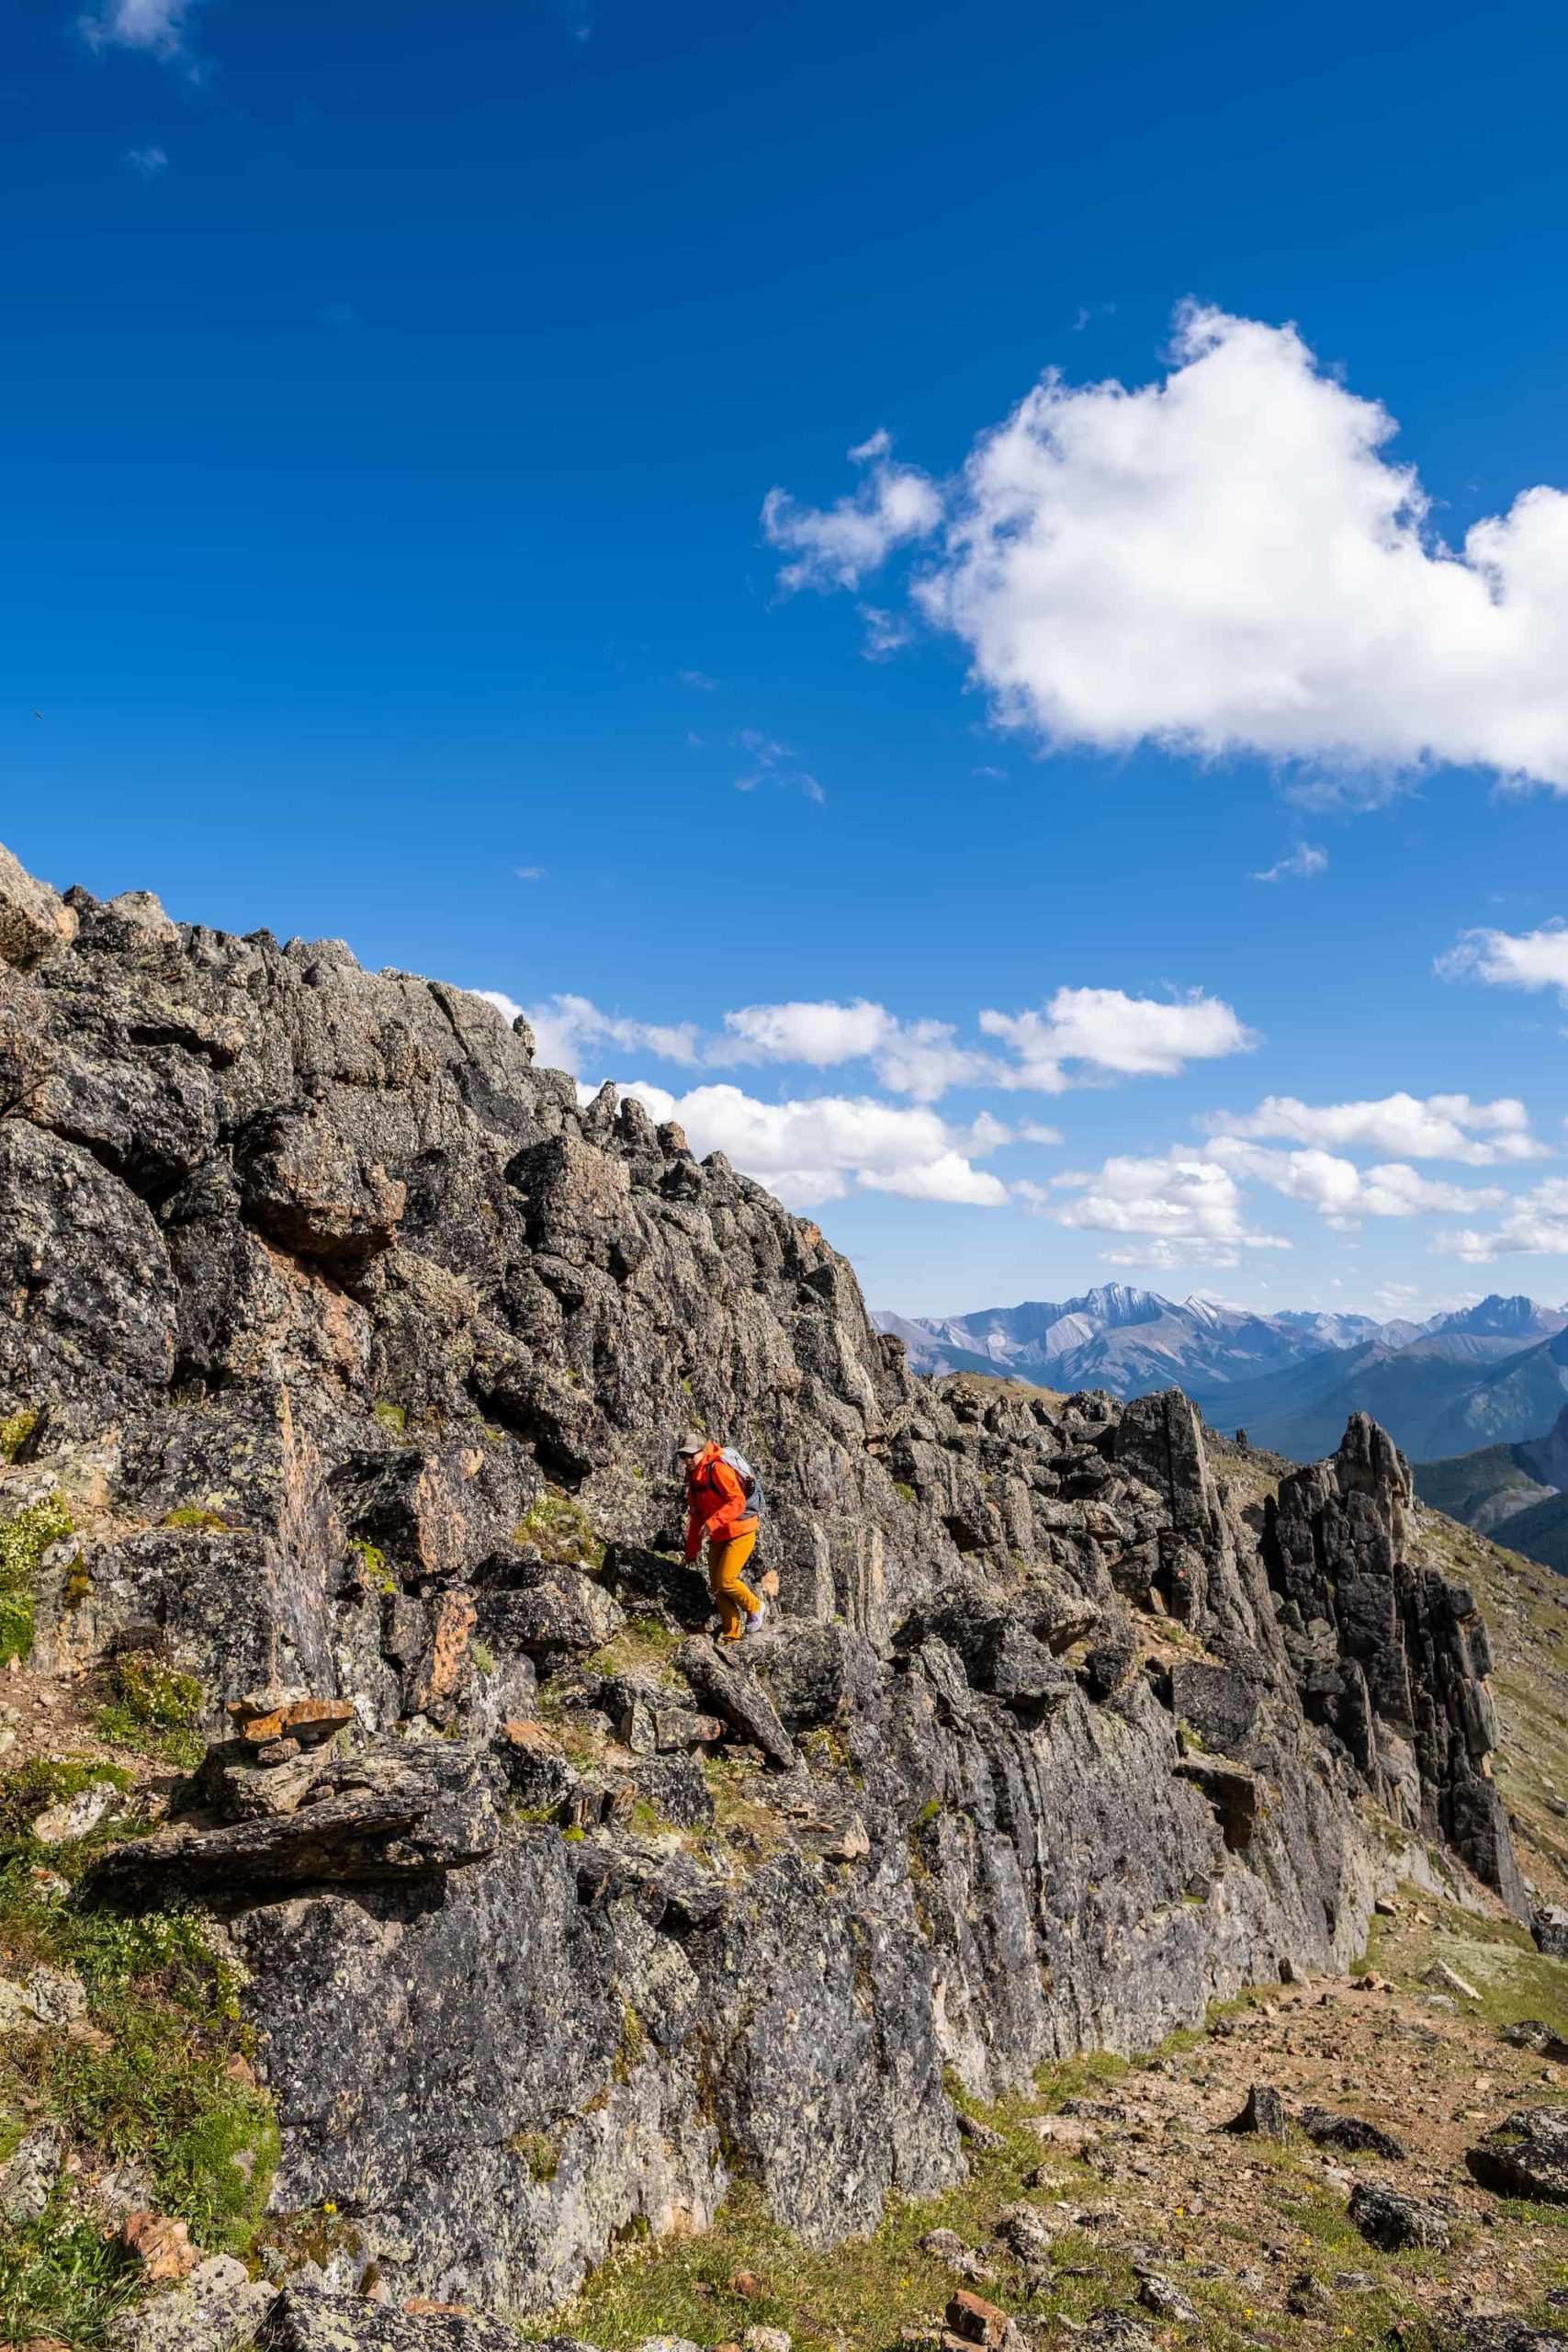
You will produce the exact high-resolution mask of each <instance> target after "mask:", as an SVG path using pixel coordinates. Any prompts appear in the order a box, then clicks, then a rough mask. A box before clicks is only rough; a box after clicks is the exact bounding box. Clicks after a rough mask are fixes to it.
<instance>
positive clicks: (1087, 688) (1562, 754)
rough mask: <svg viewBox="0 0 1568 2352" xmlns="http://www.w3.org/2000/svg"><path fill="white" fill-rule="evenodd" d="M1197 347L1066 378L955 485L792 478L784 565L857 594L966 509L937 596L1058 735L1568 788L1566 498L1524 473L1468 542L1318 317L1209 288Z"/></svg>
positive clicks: (795, 581) (947, 546) (1192, 316)
mask: <svg viewBox="0 0 1568 2352" xmlns="http://www.w3.org/2000/svg"><path fill="white" fill-rule="evenodd" d="M1175 346H1176V349H1175V360H1174V363H1173V365H1172V367H1171V368H1170V370H1169V372H1168V375H1167V376H1166V377H1165V378H1164V379H1163V380H1162V381H1156V382H1154V383H1150V384H1145V385H1143V386H1141V387H1139V388H1137V389H1135V390H1127V389H1126V388H1124V387H1123V386H1122V385H1121V384H1119V383H1115V382H1108V383H1100V384H1088V385H1080V386H1076V387H1075V386H1072V385H1069V384H1067V383H1066V382H1064V380H1063V379H1062V378H1061V377H1060V375H1058V374H1056V373H1055V372H1053V373H1051V374H1048V375H1046V376H1045V377H1044V378H1043V379H1042V381H1041V382H1040V383H1039V384H1038V385H1036V387H1035V388H1034V390H1032V391H1031V392H1030V393H1029V394H1028V395H1027V396H1026V398H1025V399H1024V400H1023V401H1021V403H1020V405H1019V407H1018V408H1017V409H1016V410H1015V411H1014V413H1013V414H1012V415H1011V416H1010V417H1009V418H1008V419H1007V421H1006V422H1005V423H1004V424H1000V425H998V426H997V427H996V428H995V429H994V430H992V431H989V432H987V433H986V434H985V435H982V437H981V438H980V440H979V441H978V442H977V444H976V447H975V450H974V452H973V454H972V456H971V457H970V458H969V460H968V463H967V465H966V466H965V468H964V472H963V474H962V476H961V478H960V480H959V481H958V482H957V483H956V484H954V485H953V487H952V488H951V490H950V491H949V492H948V493H947V494H946V496H945V499H944V498H942V496H940V495H939V493H938V492H937V490H936V487H935V486H934V485H933V484H932V483H931V481H929V480H928V479H927V478H926V477H925V476H924V475H921V474H919V473H915V472H911V471H909V470H908V469H891V468H888V467H887V466H886V458H885V457H880V458H878V460H877V465H878V469H879V470H878V471H877V472H875V473H874V474H873V476H872V477H871V479H870V480H869V481H867V482H866V483H865V484H863V487H862V489H861V490H860V492H858V493H857V494H856V495H855V496H853V497H852V498H849V499H845V500H842V501H840V503H839V504H838V505H837V506H834V507H831V508H829V509H827V510H825V511H819V510H812V509H798V508H795V507H794V506H793V505H792V504H791V502H790V501H789V499H788V498H787V497H786V496H785V495H784V492H779V491H774V492H772V493H771V495H770V498H769V501H768V505H767V509H766V510H765V521H766V525H767V527H768V531H769V535H770V537H773V539H774V540H775V542H776V543H777V544H778V545H780V546H781V547H783V548H784V549H785V550H786V552H787V553H789V554H790V556H791V557H792V559H793V560H792V561H791V563H790V564H789V566H788V567H787V568H786V571H785V573H784V578H785V581H786V583H787V584H790V585H796V586H798V585H802V584H807V583H809V584H811V585H814V586H833V585H840V586H850V587H856V586H858V585H859V584H860V582H861V581H862V580H863V578H864V576H865V574H866V573H867V572H868V571H871V570H872V569H873V568H874V566H875V565H876V564H878V563H879V562H880V561H881V560H883V559H884V558H885V557H886V555H887V554H888V553H889V552H890V551H891V550H892V549H893V548H896V547H897V546H898V545H899V544H900V543H901V542H908V541H909V540H911V539H917V538H920V537H925V536H926V535H928V534H929V533H930V532H931V530H932V529H933V528H934V526H935V523H936V519H937V515H938V513H939V510H940V509H941V508H942V506H943V505H945V509H946V518H947V527H946V531H945V535H944V537H943V540H942V547H941V549H940V551H939V553H938V554H937V555H936V557H935V560H933V562H932V563H931V566H930V567H929V569H928V570H927V571H926V572H925V573H924V575H923V577H921V578H920V579H919V580H918V581H917V583H916V587H915V591H914V594H915V600H916V602H917V604H918V605H919V608H920V609H921V611H922V612H923V613H924V614H925V616H927V617H928V618H929V619H930V620H931V621H933V622H934V623H936V624H937V625H939V626H941V627H943V628H948V629H950V630H952V631H953V633H954V634H956V635H957V636H958V637H959V638H960V639H962V640H963V641H964V644H965V645H966V646H967V647H968V649H969V651H970V653H971V656H972V658H973V663H974V674H975V676H976V679H977V680H978V682H979V683H980V684H982V685H984V686H985V687H987V689H988V690H989V691H990V693H991V695H993V697H994V699H995V705H996V708H997V713H998V717H999V718H1001V719H1002V720H1003V721H1004V722H1009V723H1012V724H1015V725H1019V726H1023V727H1027V728H1028V729H1031V730H1032V731H1033V732H1035V733H1036V734H1037V735H1038V736H1039V737H1040V738H1041V739H1042V740H1043V742H1044V743H1045V744H1046V745H1047V746H1052V747H1057V746H1065V745H1070V744H1088V745H1091V746H1094V747H1097V748H1100V749H1103V750H1107V751H1111V750H1122V749H1125V748H1127V747H1129V746H1131V745H1133V744H1134V743H1137V742H1140V741H1155V742H1158V743H1162V744H1164V745H1166V746H1168V747H1170V748H1173V749H1176V750H1179V751H1184V752H1198V753H1202V754H1213V753H1224V752H1255V753H1258V754H1261V755H1262V756H1264V757H1266V758H1269V759H1286V760H1303V761H1310V762H1314V763H1321V764H1325V765H1326V766H1328V767H1329V768H1331V769H1339V770H1342V771H1347V772H1359V773H1361V774H1363V775H1367V774H1370V775H1372V776H1373V777H1382V778H1391V777H1393V776H1394V775H1397V774H1398V773H1400V772H1401V771H1406V772H1407V771H1409V770H1412V769H1416V768H1420V767H1422V766H1424V765H1427V764H1428V763H1457V764H1460V765H1468V764H1474V765H1479V766H1482V767H1486V768H1490V769H1492V770H1494V771H1495V773H1497V774H1498V775H1502V776H1504V777H1506V778H1508V779H1510V780H1528V781H1533V782H1536V783H1541V784H1546V785H1550V786H1553V787H1554V788H1556V789H1558V790H1568V497H1565V496H1564V495H1563V494H1562V492H1560V491H1558V490H1555V489H1551V488H1549V487H1537V488H1534V489H1528V490H1525V491H1523V492H1521V493H1520V495H1519V496H1518V497H1517V499H1516V500H1515V502H1514V503H1513V505H1512V507H1511V508H1510V509H1509V511H1508V512H1507V513H1506V515H1494V516H1491V517H1489V518H1487V519H1486V520H1484V521H1482V522H1479V523H1477V524H1475V525H1474V526H1472V528H1471V530H1470V531H1469V532H1468V533H1467V534H1466V536H1465V539H1464V542H1463V546H1462V548H1460V549H1459V550H1458V551H1453V550H1450V549H1449V548H1446V547H1445V546H1444V545H1443V544H1442V542H1441V541H1440V540H1439V539H1438V537H1437V536H1436V534H1435V532H1434V531H1433V529H1432V527H1431V516H1430V506H1429V502H1428V499H1427V494H1426V492H1424V491H1423V490H1422V488H1421V485H1420V483H1419V481H1418V480H1417V478H1416V473H1415V471H1414V469H1411V468H1409V467H1404V466H1398V465H1395V464H1393V463H1391V462H1390V460H1389V458H1387V456H1386V455H1385V454H1384V453H1385V448H1386V445H1387V443H1388V442H1389V440H1390V438H1391V437H1392V435H1393V432H1394V429H1395V428H1394V424H1393V420H1392V419H1391V418H1390V416H1389V415H1388V413H1386V411H1385V410H1383V409H1382V407H1381V406H1379V405H1378V404H1377V403H1376V402H1375V401H1368V400H1363V399H1359V398H1358V397H1356V396H1355V395H1354V394H1352V393H1351V392H1349V391H1348V390H1346V389H1345V387H1344V386H1343V384H1341V383H1340V382H1338V381H1337V379H1335V377H1334V376H1333V375H1332V374H1329V373H1325V372H1324V371H1323V370H1321V369H1320V368H1319V367H1318V366H1317V364H1316V362H1315V360H1314V356H1313V354H1312V352H1311V351H1310V350H1309V348H1308V347H1307V345H1306V344H1305V343H1304V342H1303V340H1302V338H1301V336H1300V335H1299V334H1297V333H1296V331H1295V330H1294V328H1292V327H1289V326H1282V327H1280V326H1269V325H1267V324H1264V323H1261V322H1258V321H1256V320H1248V319H1238V318H1232V317H1229V316H1227V315H1226V314H1225V313H1224V312H1223V311H1215V310H1210V309H1201V308H1198V307H1195V306H1194V307H1190V308H1188V309H1186V310H1184V311H1182V312H1180V313H1179V316H1178V319H1177V322H1176V334H1175Z"/></svg>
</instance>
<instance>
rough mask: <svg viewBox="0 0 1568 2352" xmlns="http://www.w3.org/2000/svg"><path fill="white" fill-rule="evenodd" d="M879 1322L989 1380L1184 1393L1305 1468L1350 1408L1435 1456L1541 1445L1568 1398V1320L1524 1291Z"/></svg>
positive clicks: (1108, 1300)
mask: <svg viewBox="0 0 1568 2352" xmlns="http://www.w3.org/2000/svg"><path fill="white" fill-rule="evenodd" d="M876 1321H877V1323H878V1325H879V1327H880V1328H881V1329H884V1330H893V1331H897V1333H898V1334H899V1336H900V1337H901V1338H902V1339H903V1340H904V1341H905V1344H906V1347H907V1348H908V1351H909V1358H910V1362H911V1363H914V1364H915V1365H916V1366H917V1367H918V1368H919V1370H922V1371H928V1372H943V1371H948V1372H951V1371H970V1372H979V1371H985V1372H988V1373H992V1374H999V1375H1000V1376H1002V1377H1004V1378H1008V1379H1014V1380H1025V1381H1030V1382H1032V1383H1035V1384H1037V1385H1040V1386H1042V1387H1047V1388H1059V1389H1073V1388H1080V1387H1102V1388H1106V1389H1108V1390H1109V1391H1110V1392H1111V1395H1112V1396H1116V1397H1136V1396H1141V1395H1144V1394H1145V1393H1147V1392H1148V1391H1149V1390H1150V1389H1152V1388H1158V1387H1162V1386H1165V1385H1176V1386H1178V1387H1179V1388H1181V1389H1182V1390H1183V1391H1184V1393H1185V1394H1186V1395H1187V1396H1189V1397H1191V1398H1192V1400H1193V1402H1194V1403H1195V1404H1196V1405H1197V1406H1198V1407H1199V1408H1200V1409H1201V1411H1202V1412H1203V1414H1204V1415H1205V1417H1206V1418H1207V1419H1208V1420H1209V1421H1210V1422H1211V1423H1212V1424H1213V1426H1214V1427H1215V1428H1222V1429H1235V1428H1245V1429H1246V1430H1247V1434H1248V1436H1249V1437H1250V1438H1251V1439H1252V1440H1253V1441H1254V1442H1256V1443H1258V1444H1259V1445H1264V1446H1268V1447H1269V1448H1271V1449H1273V1450H1274V1451H1275V1452H1277V1453H1284V1454H1287V1455H1289V1456H1290V1457H1291V1458H1292V1459H1293V1460H1296V1461H1312V1460H1314V1459H1315V1458H1316V1457H1317V1456H1318V1455H1319V1454H1321V1453H1325V1452H1326V1451H1327V1450H1329V1449H1330V1448H1331V1447H1332V1446H1334V1445H1335V1444H1336V1443H1337V1442H1338V1435H1339V1432H1340V1431H1341V1430H1343V1429H1344V1426H1345V1422H1346V1419H1347V1418H1348V1415H1349V1414H1351V1413H1353V1412H1365V1413H1370V1414H1371V1417H1372V1418H1373V1419H1375V1420H1377V1421H1379V1422H1381V1423H1382V1426H1383V1427H1384V1428H1385V1429H1387V1430H1389V1431H1390V1433H1391V1434H1392V1435H1393V1438H1394V1440H1395V1442H1397V1443H1398V1444H1399V1445H1400V1446H1401V1447H1402V1448H1403V1449H1404V1452H1405V1453H1409V1454H1412V1455H1416V1456H1422V1457H1425V1456H1429V1455H1437V1454H1456V1453H1466V1452H1469V1451H1470V1450H1472V1448H1474V1447H1477V1446H1480V1445H1491V1444H1512V1443H1516V1442H1519V1441H1522V1440H1527V1439H1531V1438H1535V1437H1538V1436H1539V1435H1540V1432H1541V1431H1542V1430H1547V1429H1550V1428H1551V1425H1552V1423H1553V1422H1554V1421H1555V1420H1556V1419H1557V1416H1558V1413H1559V1412H1560V1411H1561V1409H1562V1405H1563V1404H1564V1402H1565V1401H1568V1310H1564V1309H1562V1308H1557V1307H1547V1306H1537V1305H1536V1303H1535V1302H1534V1300H1532V1299H1529V1298H1524V1297H1512V1298H1504V1297H1491V1298H1485V1299H1483V1300H1481V1301H1480V1302H1479V1303H1478V1304H1477V1305H1475V1306H1467V1307H1461V1308H1457V1309H1455V1310H1453V1311H1452V1312H1450V1313H1447V1314H1443V1315H1438V1316H1434V1317H1432V1318H1431V1319H1430V1320H1429V1321H1427V1322H1425V1323H1420V1324H1416V1323H1412V1322H1409V1321H1404V1320H1398V1319H1396V1320H1394V1321H1391V1322H1387V1323H1381V1324H1380V1323H1376V1322H1373V1321H1372V1320H1371V1318H1370V1317H1366V1316H1354V1315H1330V1314H1287V1315H1259V1314H1253V1313H1249V1312H1247V1310H1245V1309H1242V1308H1239V1307H1231V1306H1219V1305H1217V1304H1216V1303H1215V1302H1213V1300H1209V1299H1201V1298H1190V1299H1187V1300H1185V1301H1182V1302H1180V1303H1178V1302H1177V1301H1175V1300H1172V1299H1168V1298H1161V1297H1160V1296H1159V1295H1157V1294H1156V1292H1153V1291H1145V1290H1137V1289H1134V1288H1132V1287H1130V1286H1128V1285H1127V1284H1124V1283H1108V1284H1106V1285H1105V1286H1103V1287H1102V1288H1100V1289H1098V1290H1092V1291H1089V1292H1088V1293H1086V1294H1085V1295H1084V1296H1082V1297H1081V1298H1072V1299H1067V1300H1065V1301H1063V1302H1062V1303H1061V1304H1059V1305H1052V1304H1045V1303H1039V1304H1032V1305H1025V1306H1015V1307H999V1308H989V1309H987V1310H984V1311H982V1312H981V1313H979V1314H976V1315H966V1316H962V1317H948V1318H945V1319H939V1318H932V1319H930V1320H922V1321H919V1322H913V1321H910V1320H909V1319H908V1318H905V1317H895V1316H891V1315H886V1314H884V1315H879V1316H878V1317H876Z"/></svg>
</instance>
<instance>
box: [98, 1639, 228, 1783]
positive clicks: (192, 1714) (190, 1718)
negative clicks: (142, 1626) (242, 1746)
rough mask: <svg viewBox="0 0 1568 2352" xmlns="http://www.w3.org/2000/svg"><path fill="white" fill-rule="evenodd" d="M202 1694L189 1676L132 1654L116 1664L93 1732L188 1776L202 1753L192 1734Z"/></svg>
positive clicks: (202, 1745)
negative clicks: (168, 1765)
mask: <svg viewBox="0 0 1568 2352" xmlns="http://www.w3.org/2000/svg"><path fill="white" fill-rule="evenodd" d="M206 1695H207V1694H206V1692H205V1691H203V1690H202V1687H201V1685H200V1683H199V1682H198V1681H197V1679H196V1677H195V1676H194V1675H193V1674H179V1673H176V1672H175V1668H173V1667H170V1666H165V1665H164V1663H163V1661H162V1659H160V1658H155V1657H148V1656H146V1655H145V1653H142V1652H137V1653H134V1654H133V1655H131V1656H130V1657H122V1658H117V1659H116V1661H115V1663H114V1665H113V1666H112V1667H111V1668H110V1669H109V1690H108V1695H107V1699H106V1700H105V1702H104V1704H103V1705H102V1706H101V1707H100V1708H99V1709H98V1712H97V1714H96V1718H95V1720H94V1724H93V1728H94V1730H95V1731H96V1733H97V1735H98V1737H99V1738H100V1739H107V1740H108V1741H110V1742H111V1743H112V1744H113V1745H114V1746H115V1747H132V1748H136V1749H137V1750H139V1751H140V1752H141V1754H142V1755H145V1756H154V1757H157V1758H160V1759H161V1760H162V1761H163V1762H164V1763H166V1764H175V1765H177V1766H178V1767H179V1769H180V1770H182V1771H185V1772H194V1771H195V1770H196V1768H197V1765H198V1764H199V1763H200V1762H201V1759H202V1758H203V1756H204V1755H205V1754H206V1753H207V1747H206V1743H205V1741H204V1740H203V1739H202V1738H201V1736H200V1735H199V1733H198V1732H197V1728H196V1726H197V1723H198V1722H199V1721H200V1718H201V1710H202V1707H203V1705H204V1703H205V1702H206Z"/></svg>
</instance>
